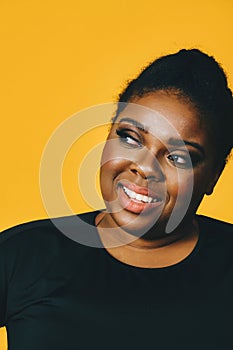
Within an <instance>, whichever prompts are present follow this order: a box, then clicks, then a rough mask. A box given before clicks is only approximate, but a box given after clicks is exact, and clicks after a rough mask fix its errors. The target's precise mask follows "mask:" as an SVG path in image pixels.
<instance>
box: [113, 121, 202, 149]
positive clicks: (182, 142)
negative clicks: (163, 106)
mask: <svg viewBox="0 0 233 350" xmlns="http://www.w3.org/2000/svg"><path fill="white" fill-rule="evenodd" d="M125 122H126V123H130V124H132V125H134V126H136V128H137V129H139V130H141V131H143V132H145V133H146V134H148V133H149V131H148V130H147V129H146V128H145V126H144V125H143V124H141V123H139V122H138V121H137V120H135V119H131V118H122V119H120V121H119V123H125ZM168 144H169V145H171V146H176V147H182V146H184V145H186V146H191V147H194V148H196V149H198V150H199V151H200V152H201V153H202V154H203V155H205V151H204V148H203V147H202V146H201V145H200V144H199V143H197V142H193V141H185V140H180V139H175V138H170V139H169V140H168Z"/></svg>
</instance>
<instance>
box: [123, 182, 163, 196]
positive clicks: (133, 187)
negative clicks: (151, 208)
mask: <svg viewBox="0 0 233 350" xmlns="http://www.w3.org/2000/svg"><path fill="white" fill-rule="evenodd" d="M118 184H119V185H122V186H124V187H127V188H128V189H129V190H131V191H134V192H136V193H138V194H141V195H144V196H149V197H152V198H158V199H161V198H162V197H163V196H161V195H158V193H156V192H154V191H153V190H151V189H148V188H147V187H143V186H138V185H136V184H135V183H132V182H128V181H126V180H122V181H119V183H118Z"/></svg>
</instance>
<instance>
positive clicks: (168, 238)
mask: <svg viewBox="0 0 233 350" xmlns="http://www.w3.org/2000/svg"><path fill="white" fill-rule="evenodd" d="M112 221H113V220H112V219H111V217H110V215H109V214H108V213H107V212H102V213H101V214H99V216H98V217H97V220H96V226H97V227H98V231H99V233H100V236H101V239H102V240H103V243H104V245H105V246H108V247H109V248H110V247H118V246H123V245H127V246H128V247H129V248H131V249H134V250H137V251H138V250H141V251H143V250H145V251H147V250H153V249H158V248H162V247H166V246H169V245H171V244H173V243H176V242H179V241H182V240H187V239H188V237H190V236H193V235H194V234H195V233H197V232H198V227H197V222H196V220H195V219H194V218H193V219H191V220H190V219H189V220H188V222H187V220H186V222H183V224H182V225H180V226H179V227H178V228H177V229H176V230H175V231H173V232H172V233H171V234H166V233H164V231H165V230H164V229H161V228H159V227H153V228H151V229H150V230H149V231H148V232H147V233H146V234H144V235H143V236H142V237H139V238H137V237H135V235H133V234H132V233H129V232H126V231H124V230H122V229H121V228H120V227H117V226H116V225H114V222H112ZM109 229H110V230H111V231H110V230H109Z"/></svg>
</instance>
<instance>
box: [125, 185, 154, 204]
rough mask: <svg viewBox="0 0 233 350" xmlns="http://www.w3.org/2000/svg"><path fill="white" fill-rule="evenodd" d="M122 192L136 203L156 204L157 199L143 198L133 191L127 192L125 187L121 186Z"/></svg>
mask: <svg viewBox="0 0 233 350" xmlns="http://www.w3.org/2000/svg"><path fill="white" fill-rule="evenodd" d="M123 190H124V191H125V193H126V194H127V195H128V196H129V197H130V198H132V199H137V200H138V201H142V202H145V203H151V202H152V201H153V202H158V199H156V198H155V199H153V198H152V197H148V196H144V195H142V194H139V193H136V192H134V191H131V190H129V189H128V188H127V187H125V186H123Z"/></svg>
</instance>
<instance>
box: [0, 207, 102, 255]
mask: <svg viewBox="0 0 233 350" xmlns="http://www.w3.org/2000/svg"><path fill="white" fill-rule="evenodd" d="M97 213H98V211H95V212H89V213H88V212H87V213H82V214H78V215H73V216H65V217H59V218H52V219H42V220H35V221H32V222H28V223H23V224H20V225H17V226H14V227H12V228H9V229H6V230H4V231H3V232H1V233H0V250H1V249H4V250H5V249H7V247H9V248H10V249H13V248H17V251H19V250H20V247H21V246H23V247H24V249H25V248H26V247H27V245H29V246H30V247H32V246H36V247H37V248H38V247H40V246H41V245H44V244H54V243H56V242H57V243H58V242H60V241H63V242H64V241H70V239H69V238H71V240H72V239H73V237H70V236H69V232H72V233H73V232H74V231H75V233H76V234H79V231H81V230H82V226H84V225H85V223H87V224H88V226H90V227H92V226H94V220H95V216H96V215H97ZM86 226H87V225H86ZM66 233H67V234H66ZM67 238H68V240H67Z"/></svg>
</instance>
